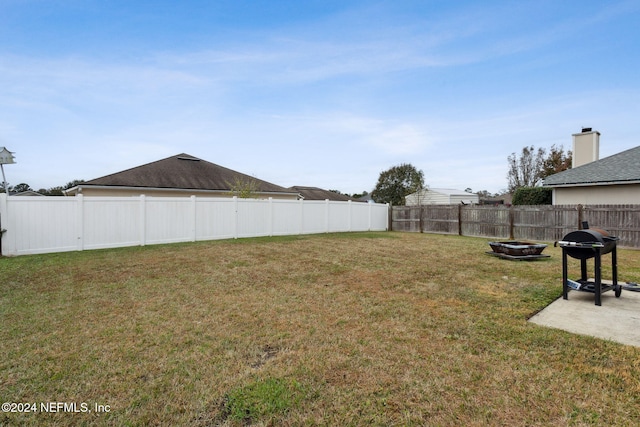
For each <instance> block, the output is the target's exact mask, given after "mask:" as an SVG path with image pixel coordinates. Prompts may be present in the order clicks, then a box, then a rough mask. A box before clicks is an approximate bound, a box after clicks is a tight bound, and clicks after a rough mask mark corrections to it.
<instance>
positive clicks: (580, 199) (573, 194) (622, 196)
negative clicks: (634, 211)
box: [553, 184, 640, 205]
mask: <svg viewBox="0 0 640 427" xmlns="http://www.w3.org/2000/svg"><path fill="white" fill-rule="evenodd" d="M637 203H640V184H619V185H598V186H592V187H568V188H554V189H553V204H554V205H578V204H580V205H593V204H605V205H609V204H637Z"/></svg>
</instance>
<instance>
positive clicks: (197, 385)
mask: <svg viewBox="0 0 640 427" xmlns="http://www.w3.org/2000/svg"><path fill="white" fill-rule="evenodd" d="M487 241H488V239H479V238H468V237H458V236H442V235H430V234H409V233H354V234H330V235H316V236H295V237H281V238H260V239H246V240H234V241H213V242H199V243H192V244H176V245H166V246H148V247H136V248H123V249H114V250H101V251H87V252H73V253H61V254H49V255H36V256H23V257H16V258H2V259H0V281H1V282H0V343H1V346H0V399H1V401H2V402H16V403H20V404H25V403H29V404H33V403H35V404H36V407H35V409H36V413H11V412H9V413H7V412H0V425H34V426H35V425H38V426H40V425H56V426H66V425H96V424H97V425H115V426H121V425H132V426H134V425H135V426H146V425H167V426H169V425H171V426H177V425H189V426H210V425H226V426H235V425H238V426H240V425H247V424H254V425H291V426H298V425H330V426H348V425H380V426H393V425H398V426H411V425H415V426H419V425H461V426H462V425H464V426H473V425H487V424H488V425H509V426H518V425H522V426H524V425H526V426H534V425H576V426H579V425H616V426H625V425H628V426H632V425H637V423H638V420H640V403H639V402H640V348H635V347H631V346H624V345H621V344H616V343H612V342H608V341H604V340H600V339H596V338H590V337H585V336H578V335H573V334H570V333H567V332H563V331H559V330H554V329H549V328H544V327H541V326H537V325H534V324H530V323H528V322H527V318H529V317H530V316H531V315H533V314H534V313H536V312H537V311H539V310H541V309H542V308H544V307H545V306H546V305H548V304H549V303H550V302H552V301H553V300H554V299H556V298H557V297H559V296H560V294H561V290H562V289H561V288H562V287H561V277H562V266H561V250H560V248H553V247H551V246H550V247H548V248H547V249H546V250H545V252H544V253H545V254H548V255H552V257H551V258H550V259H547V260H541V261H535V262H514V261H506V260H501V259H498V258H495V257H490V256H487V255H486V254H485V253H484V252H485V251H487V250H489V246H488V245H487ZM605 257H607V259H608V257H609V256H608V255H606V256H605ZM618 258H619V259H618V265H619V275H620V279H621V280H622V281H636V282H638V281H640V251H637V250H628V249H627V250H625V249H620V248H619V249H618ZM574 261H575V260H574ZM608 263H609V261H606V260H605V261H603V267H604V273H603V277H604V278H610V271H609V270H610V269H609V270H607V264H608ZM571 268H572V269H573V270H572V272H571V275H572V276H579V263H578V262H577V261H576V262H573V263H572V265H571ZM590 268H591V265H590ZM622 298H624V291H623V294H622ZM596 312H597V308H596V307H595V306H594V314H595V313H596ZM639 312H640V308H639ZM603 327H606V324H603ZM58 402H59V403H58ZM65 403H66V404H67V406H66V408H65V406H64V404H65ZM73 404H75V405H76V406H75V407H74V406H73ZM96 405H102V406H99V407H97V408H96ZM43 406H44V408H43ZM33 408H34V407H33V406H30V407H29V408H28V409H31V410H33ZM47 408H48V409H49V410H50V412H44V410H43V409H47ZM14 409H16V408H14ZM22 409H23V410H24V409H25V408H22ZM52 409H53V410H57V411H58V412H56V413H52V412H51V410H52ZM96 409H98V410H96ZM85 410H86V411H85ZM43 412H44V413H43Z"/></svg>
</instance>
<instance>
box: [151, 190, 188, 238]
mask: <svg viewBox="0 0 640 427" xmlns="http://www.w3.org/2000/svg"><path fill="white" fill-rule="evenodd" d="M142 197H144V196H142ZM194 209H195V205H194V204H193V202H192V199H190V198H186V197H162V198H160V197H146V200H145V241H144V243H145V244H158V243H176V242H188V241H191V240H195V239H194V235H195V231H194V230H195V212H194Z"/></svg>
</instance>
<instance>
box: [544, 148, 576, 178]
mask: <svg viewBox="0 0 640 427" xmlns="http://www.w3.org/2000/svg"><path fill="white" fill-rule="evenodd" d="M572 161H573V153H572V152H571V151H567V153H566V154H565V152H564V148H563V147H562V145H561V146H560V147H556V146H555V145H552V146H551V149H550V150H549V155H548V156H547V157H546V158H545V159H544V162H543V163H542V177H543V178H546V177H548V176H549V175H553V174H554V173H558V172H562V171H564V170H567V169H571V162H572Z"/></svg>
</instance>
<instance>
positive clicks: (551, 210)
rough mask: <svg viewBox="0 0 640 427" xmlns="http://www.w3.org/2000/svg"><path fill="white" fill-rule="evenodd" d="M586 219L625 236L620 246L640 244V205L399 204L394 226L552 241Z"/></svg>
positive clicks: (592, 224)
mask: <svg viewBox="0 0 640 427" xmlns="http://www.w3.org/2000/svg"><path fill="white" fill-rule="evenodd" d="M583 221H587V222H588V223H589V225H590V226H591V227H598V228H602V229H605V230H607V231H608V232H609V233H610V234H611V235H613V236H617V237H618V238H620V241H619V245H620V246H626V247H634V248H640V205H584V206H583V205H554V206H550V205H536V206H509V207H507V206H480V205H424V206H394V207H393V208H392V214H391V229H392V230H396V231H410V232H420V230H422V231H423V232H427V233H446V234H458V235H461V236H479V237H489V238H498V239H510V240H537V241H546V242H552V241H556V240H560V239H562V237H563V236H565V235H566V234H567V233H569V232H571V231H574V230H577V229H578V228H581V224H582V222H583Z"/></svg>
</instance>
